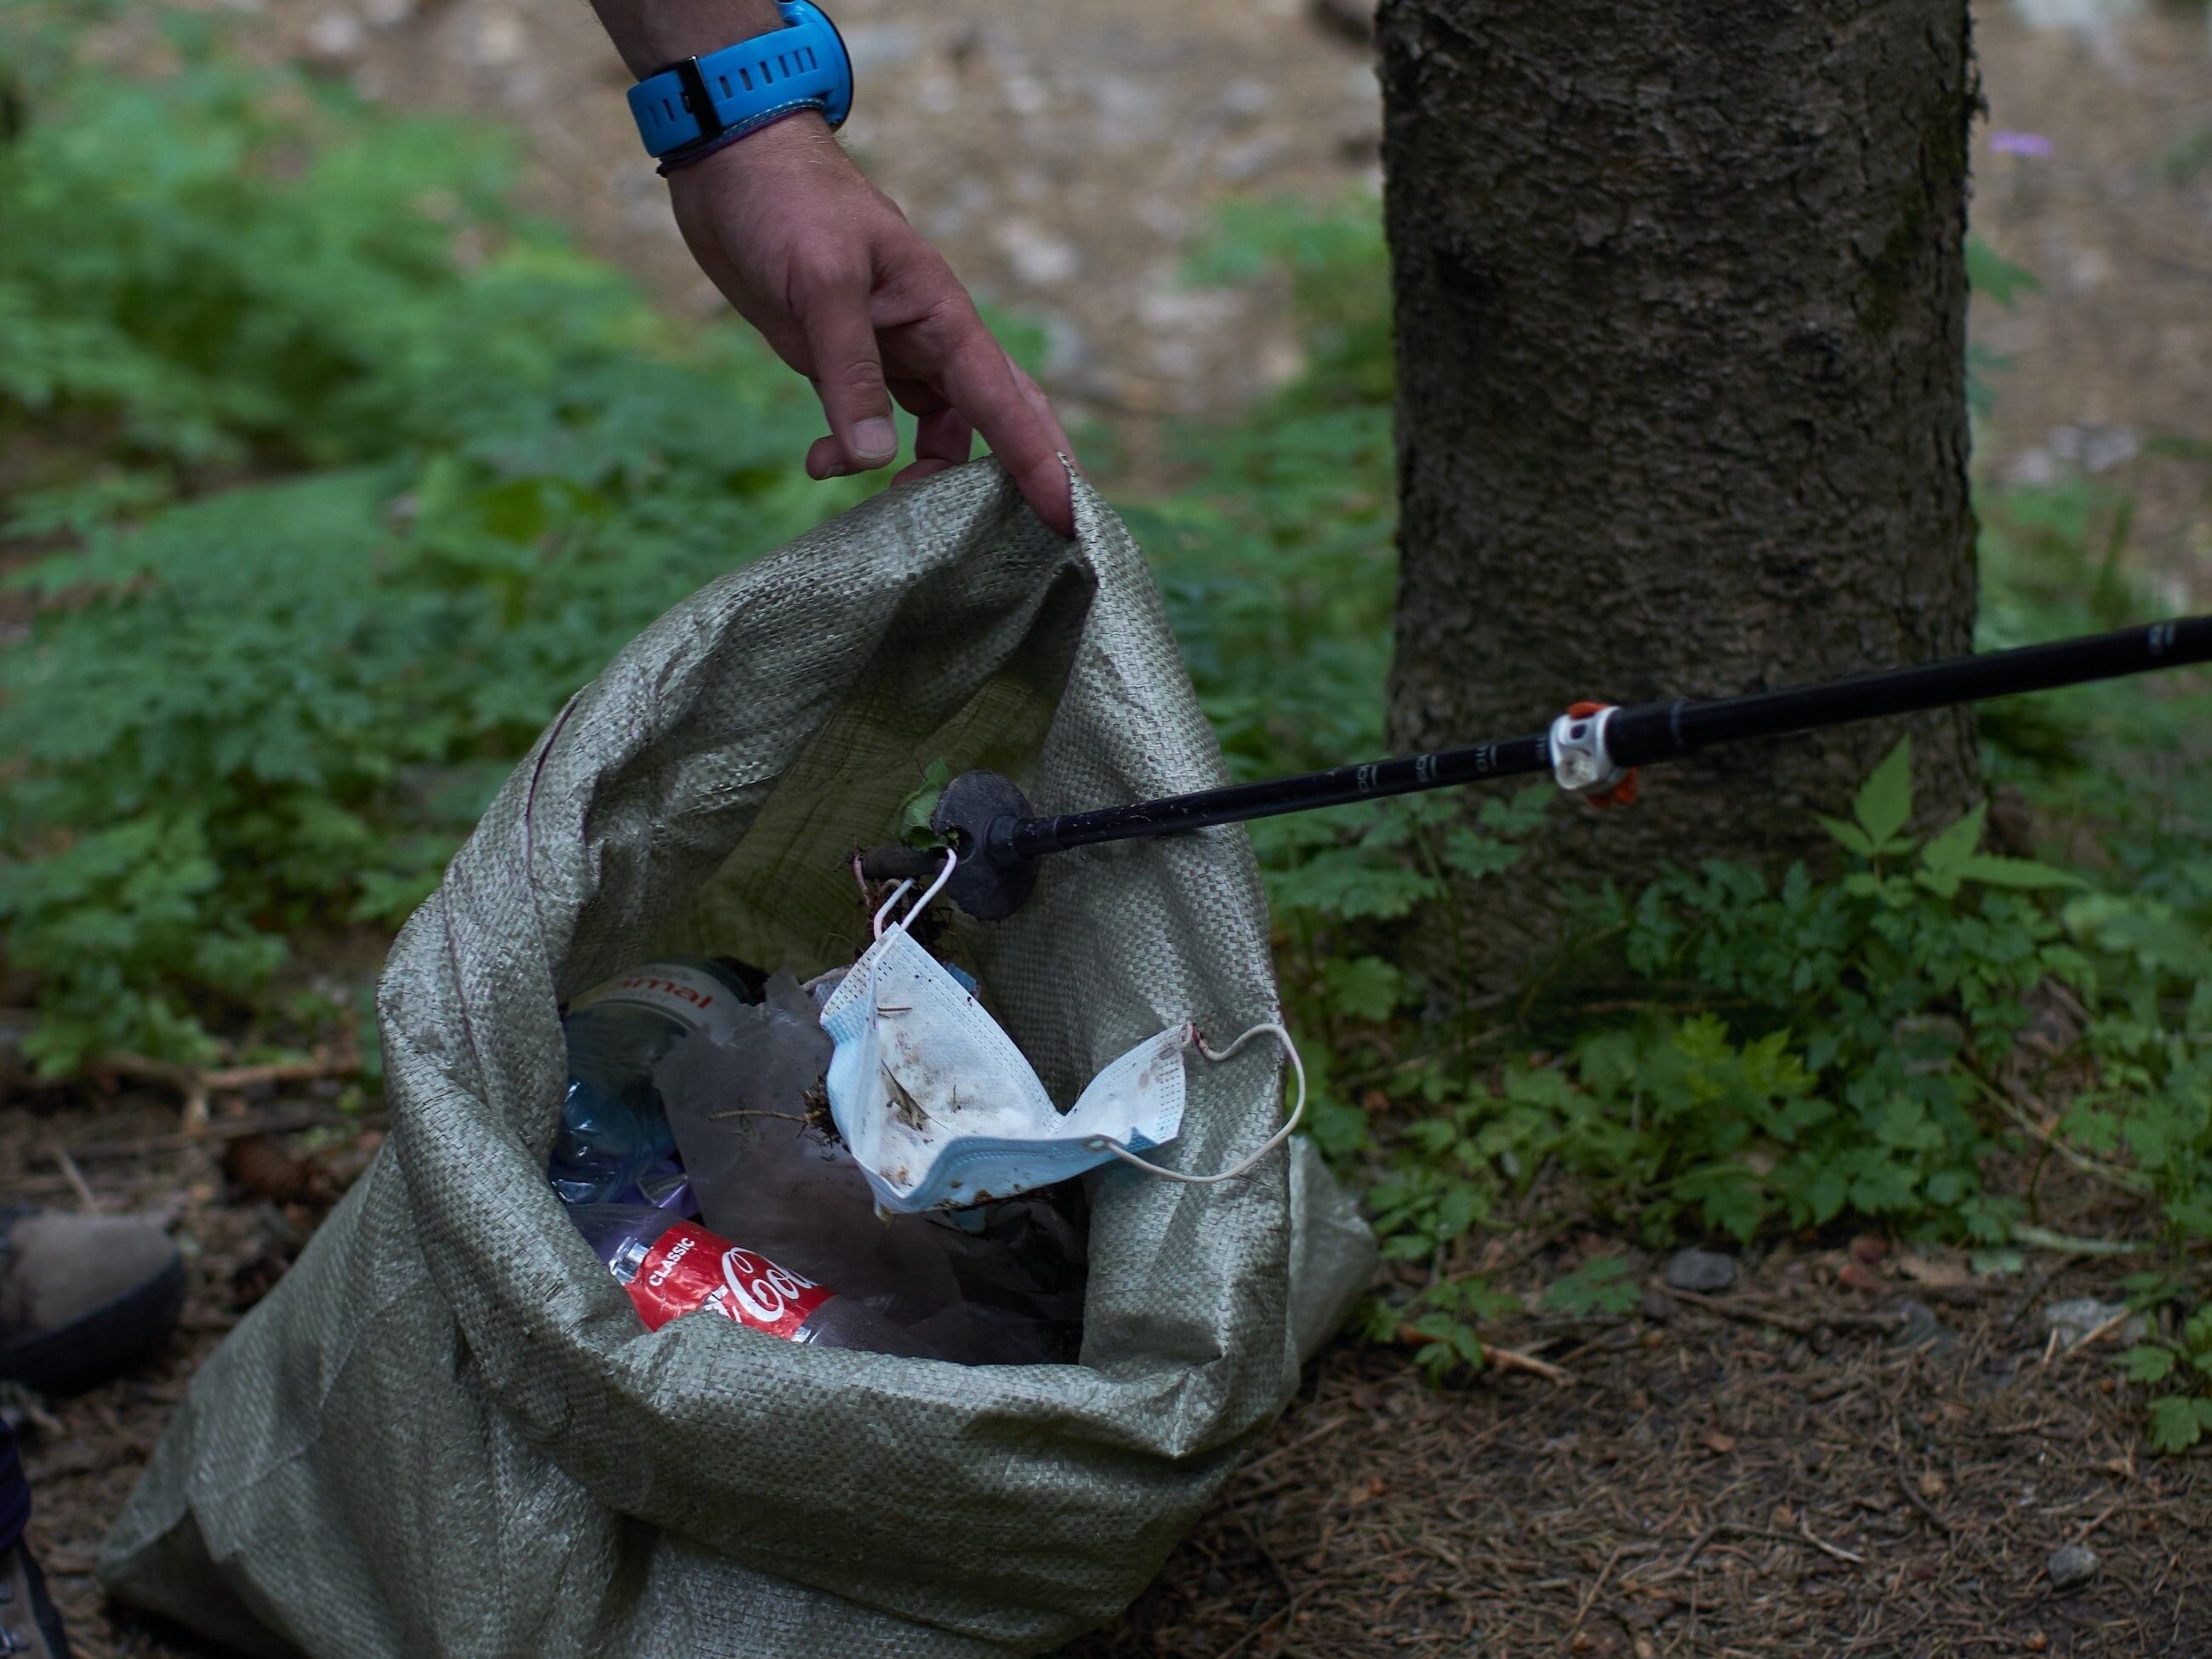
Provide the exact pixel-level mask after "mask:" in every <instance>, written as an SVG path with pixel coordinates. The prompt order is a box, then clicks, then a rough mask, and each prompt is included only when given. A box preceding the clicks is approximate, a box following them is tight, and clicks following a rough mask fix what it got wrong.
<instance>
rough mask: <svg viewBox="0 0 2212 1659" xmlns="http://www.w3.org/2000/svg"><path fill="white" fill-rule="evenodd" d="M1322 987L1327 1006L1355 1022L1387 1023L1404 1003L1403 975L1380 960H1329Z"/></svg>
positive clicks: (1377, 958) (1367, 958)
mask: <svg viewBox="0 0 2212 1659" xmlns="http://www.w3.org/2000/svg"><path fill="white" fill-rule="evenodd" d="M1322 985H1323V987H1325V988H1326V989H1327V991H1328V1000H1329V1002H1330V1005H1331V1006H1334V1008H1335V1009H1336V1010H1337V1011H1338V1012H1340V1013H1346V1014H1349V1015H1351V1016H1352V1018H1354V1019H1367V1020H1375V1021H1377V1022H1380V1021H1383V1020H1386V1019H1388V1018H1390V1016H1391V1015H1392V1014H1393V1013H1394V1012H1396V1010H1397V1007H1398V1005H1399V1004H1400V1003H1401V1002H1403V1001H1405V1000H1406V994H1407V984H1406V975H1404V973H1403V972H1401V970H1400V969H1398V967H1397V966H1396V965H1395V963H1388V962H1385V961H1384V960H1383V958H1382V957H1349V958H1346V957H1330V958H1329V959H1328V962H1327V963H1324V964H1323V965H1322Z"/></svg>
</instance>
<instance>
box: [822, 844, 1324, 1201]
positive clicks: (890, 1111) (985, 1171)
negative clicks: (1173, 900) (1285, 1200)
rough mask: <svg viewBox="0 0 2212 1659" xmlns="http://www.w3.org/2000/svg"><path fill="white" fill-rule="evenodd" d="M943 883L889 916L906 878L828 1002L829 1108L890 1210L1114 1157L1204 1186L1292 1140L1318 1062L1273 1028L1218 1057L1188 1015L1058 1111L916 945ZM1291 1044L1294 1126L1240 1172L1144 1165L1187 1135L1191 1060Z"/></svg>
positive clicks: (1011, 1046)
mask: <svg viewBox="0 0 2212 1659" xmlns="http://www.w3.org/2000/svg"><path fill="white" fill-rule="evenodd" d="M956 863H957V860H956V858H955V856H954V855H953V854H950V853H948V854H945V864H944V867H943V868H942V870H941V871H940V872H939V874H938V877H937V879H936V880H935V882H934V883H933V884H931V886H930V887H929V888H928V889H927V890H926V891H925V892H924V893H923V894H922V895H921V897H920V898H918V899H916V900H915V902H914V904H913V906H912V908H909V909H908V911H907V912H906V914H905V915H902V916H901V917H900V918H899V919H898V920H896V921H889V920H888V918H889V917H890V915H891V913H892V911H893V910H895V909H896V908H897V907H898V904H899V902H900V900H901V899H902V898H904V897H905V896H907V894H908V890H909V889H910V888H911V887H912V886H913V883H911V882H902V883H900V884H899V885H898V887H897V888H896V890H894V891H893V892H892V894H891V896H890V898H889V899H888V900H886V901H885V902H884V905H883V907H882V908H880V909H878V911H877V912H876V915H875V920H874V929H875V942H874V943H873V944H872V945H870V946H869V947H868V949H867V951H866V954H864V955H863V956H862V957H860V960H859V961H858V962H856V963H854V964H853V968H852V969H851V971H850V972H848V974H846V975H844V977H843V979H842V981H841V982H840V983H839V984H838V986H837V987H836V990H835V991H833V992H832V993H831V994H830V995H829V998H828V1000H826V1001H825V1002H824V1003H823V1008H822V1028H823V1030H825V1031H827V1032H829V1035H830V1036H831V1037H833V1038H834V1039H835V1040H836V1054H835V1055H834V1056H833V1057H832V1059H831V1060H830V1062H829V1074H828V1078H827V1079H826V1084H827V1087H828V1089H829V1109H830V1113H831V1115H833V1116H834V1117H835V1118H836V1123H837V1128H838V1131H839V1133H842V1135H843V1136H844V1138H845V1142H846V1144H847V1145H848V1146H850V1147H851V1148H852V1151H853V1155H854V1158H855V1159H856V1160H857V1161H858V1162H859V1164H860V1170H861V1172H862V1173H863V1174H864V1175H865V1176H866V1177H867V1181H868V1185H869V1186H870V1187H871V1188H873V1189H874V1191H875V1194H876V1201H877V1203H878V1204H879V1205H880V1206H883V1207H884V1209H886V1210H893V1211H902V1212H911V1211H917V1210H939V1209H959V1208H963V1207H965V1206H969V1205H972V1204H980V1203H982V1202H984V1201H985V1200H988V1199H990V1198H993V1197H994V1196H997V1197H1006V1196H1010V1195H1012V1194H1015V1193H1025V1192H1029V1191H1031V1190H1033V1189H1034V1188H1040V1187H1048V1186H1051V1185H1053V1184H1054V1183H1055V1182H1062V1181H1067V1180H1071V1179H1073V1177H1074V1176H1079V1175H1081V1174H1082V1173H1083V1172H1084V1171H1085V1170H1091V1169H1095V1168H1097V1166H1098V1165H1099V1164H1103V1163H1105V1162H1106V1161H1107V1160H1108V1159H1109V1158H1119V1159H1121V1161H1122V1162H1123V1163H1125V1164H1132V1165H1133V1166H1134V1167H1135V1168H1137V1169H1139V1170H1145V1171H1146V1173H1148V1174H1151V1175H1155V1176H1164V1177H1165V1178H1167V1179H1168V1180H1170V1181H1179V1182H1187V1183H1190V1184H1193V1185H1209V1184H1212V1183H1213V1182H1223V1181H1234V1180H1237V1179H1239V1178H1240V1177H1242V1176H1244V1175H1246V1174H1248V1173H1249V1171H1250V1170H1252V1169H1253V1168H1254V1167H1255V1165H1256V1164H1258V1163H1259V1162H1260V1160H1261V1158H1265V1157H1266V1156H1267V1154H1268V1153H1269V1152H1273V1151H1274V1150H1275V1148H1276V1147H1278V1146H1281V1145H1282V1144H1283V1142H1284V1141H1285V1140H1287V1139H1290V1136H1291V1131H1292V1130H1294V1129H1296V1128H1297V1125H1298V1119H1299V1117H1300V1116H1301V1115H1303V1114H1304V1111H1305V1095H1306V1088H1305V1066H1304V1063H1303V1062H1302V1061H1301V1060H1299V1058H1298V1052H1297V1047H1296V1045H1294V1044H1293V1043H1292V1042H1291V1038H1290V1033H1289V1032H1287V1031H1285V1030H1284V1029H1283V1027H1282V1026H1281V1025H1280V1024H1278V1023H1276V1022H1273V1021H1267V1022H1263V1023H1261V1024H1256V1025H1255V1026H1253V1027H1251V1028H1250V1029H1249V1030H1247V1031H1246V1032H1245V1033H1244V1035H1243V1036H1240V1037H1238V1038H1237V1041H1236V1042H1233V1043H1231V1045H1230V1046H1229V1047H1228V1048H1226V1049H1225V1050H1224V1051H1222V1052H1221V1053H1218V1054H1217V1053H1215V1052H1214V1051H1213V1049H1212V1048H1210V1047H1209V1046H1208V1045H1207V1044H1206V1042H1205V1041H1204V1039H1203V1038H1201V1037H1200V1036H1199V1033H1198V1028H1197V1027H1196V1025H1194V1024H1192V1023H1191V1022H1190V1021H1188V1020H1187V1019H1186V1020H1182V1021H1179V1022H1177V1023H1176V1024H1173V1025H1171V1026H1170V1027H1169V1028H1168V1029H1167V1030H1164V1031H1162V1032H1160V1033H1158V1035H1157V1036H1152V1037H1148V1038H1146V1040H1145V1041H1144V1042H1140V1043H1139V1044H1137V1046H1136V1047H1135V1048H1131V1049H1129V1050H1128V1051H1127V1053H1125V1054H1121V1055H1120V1056H1118V1057H1117V1058H1116V1059H1115V1060H1113V1061H1112V1062H1111V1063H1109V1065H1108V1066H1105V1068H1104V1069H1103V1070H1102V1071H1101V1072H1100V1073H1098V1075H1097V1076H1096V1077H1094V1078H1093V1079H1091V1081H1090V1082H1089V1083H1088V1084H1086V1085H1085V1087H1084V1090H1083V1092H1082V1094H1081V1096H1080V1097H1079V1098H1078V1099H1077V1100H1076V1102H1075V1103H1074V1104H1073V1106H1071V1107H1070V1108H1068V1109H1067V1110H1066V1111H1065V1112H1063V1111H1061V1110H1060V1109H1059V1108H1058V1107H1056V1106H1054V1104H1053V1101H1052V1097H1051V1096H1050V1095H1048V1093H1046V1092H1045V1086H1044V1085H1043V1083H1042V1081H1040V1080H1039V1079H1038V1077H1037V1074H1036V1071H1035V1070H1034V1069H1033V1068H1032V1067H1031V1066H1030V1062H1029V1061H1028V1060H1027V1059H1026V1058H1024V1055H1023V1054H1022V1051H1021V1049H1020V1048H1019V1047H1018V1046H1017V1045H1016V1043H1015V1042H1014V1040H1013V1039H1012V1037H1010V1036H1007V1035H1006V1030H1005V1029H1004V1028H1003V1027H1002V1026H1000V1024H999V1023H998V1021H996V1020H995V1019H994V1018H991V1015H990V1013H989V1012H988V1011H987V1009H985V1007H984V1006H983V1005H982V1002H981V1000H979V999H978V997H977V995H976V991H977V989H978V988H979V987H975V986H974V985H972V984H968V983H963V981H961V980H959V979H958V978H957V977H955V975H953V974H952V973H951V971H950V970H948V969H946V967H945V964H944V963H941V962H939V961H938V960H937V959H936V957H933V956H932V955H930V953H929V952H928V951H925V950H923V949H922V948H921V945H918V944H917V943H915V939H914V937H913V927H914V923H915V921H916V920H917V919H918V918H919V917H920V915H921V912H922V911H923V909H924V908H926V907H927V905H928V903H929V902H930V901H931V900H932V899H933V898H935V897H936V896H938V894H939V892H940V891H942V890H943V889H944V887H945V883H946V882H948V881H949V880H951V877H952V872H953V868H954V866H955V864H956ZM1263 1033H1265V1034H1269V1035H1273V1036H1277V1037H1279V1038H1280V1039H1281V1041H1282V1044H1283V1048H1284V1052H1285V1054H1288V1055H1289V1057H1290V1061H1291V1069H1292V1071H1293V1072H1295V1073H1297V1103H1296V1104H1295V1105H1294V1106H1292V1108H1291V1113H1290V1115H1289V1117H1288V1118H1287V1119H1285V1121H1284V1123H1283V1125H1282V1127H1280V1128H1279V1129H1277V1130H1276V1131H1275V1132H1274V1133H1273V1134H1271V1135H1269V1136H1268V1137H1267V1139H1266V1140H1265V1141H1264V1142H1263V1143H1261V1146H1259V1148H1258V1149H1257V1150H1256V1151H1255V1152H1253V1153H1252V1154H1251V1155H1250V1156H1249V1157H1248V1158H1245V1159H1243V1161H1242V1162H1241V1163H1239V1164H1237V1166H1236V1167H1235V1168H1233V1169H1230V1170H1223V1171H1221V1172H1219V1173H1218V1174H1216V1175H1205V1176H1201V1175H1190V1174H1187V1173H1185V1172H1182V1171H1180V1170H1167V1169H1163V1168H1162V1167H1160V1166H1159V1165H1158V1164H1152V1163H1149V1162H1147V1161H1146V1160H1145V1159H1143V1158H1139V1157H1137V1156H1136V1155H1135V1154H1137V1153H1138V1152H1149V1151H1151V1150H1152V1148H1154V1147H1157V1146H1164V1145H1166V1144H1167V1143H1168V1142H1169V1141H1170V1140H1173V1139H1175V1138H1176V1134H1177V1133H1179V1132H1180V1131H1181V1129H1182V1113H1183V1054H1184V1051H1185V1050H1186V1049H1193V1048H1194V1049H1196V1050H1197V1051H1198V1052H1199V1053H1200V1054H1202V1055H1204V1056H1205V1057H1206V1059H1208V1060H1227V1059H1229V1058H1230V1057H1231V1056H1232V1055H1234V1054H1236V1053H1237V1050H1238V1049H1240V1048H1243V1046H1244V1044H1245V1042H1248V1041H1249V1039H1251V1038H1252V1037H1255V1036H1260V1035H1261V1034H1263Z"/></svg>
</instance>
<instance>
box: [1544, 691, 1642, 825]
mask: <svg viewBox="0 0 2212 1659" xmlns="http://www.w3.org/2000/svg"><path fill="white" fill-rule="evenodd" d="M1617 712H1619V711H1618V710H1617V709H1615V708H1614V707H1613V704H1611V703H1609V702H1577V703H1573V704H1571V705H1570V706H1569V707H1568V709H1567V712H1566V713H1565V714H1562V715H1560V716H1559V719H1557V720H1553V722H1552V735H1551V743H1552V777H1553V781H1555V782H1556V783H1557V784H1558V785H1559V787H1560V788H1561V789H1563V790H1565V792H1566V793H1568V794H1570V795H1573V796H1576V797H1577V798H1578V799H1583V800H1586V801H1588V802H1589V804H1590V805H1593V806H1612V805H1616V804H1617V805H1622V806H1626V805H1628V804H1629V803H1630V802H1632V801H1633V800H1634V799H1636V769H1635V768H1634V767H1624V766H1622V765H1621V764H1620V763H1619V762H1617V761H1615V760H1614V759H1613V751H1612V750H1610V749H1609V748H1607V745H1606V732H1607V728H1608V727H1609V726H1612V724H1613V715H1614V714H1616V713H1617Z"/></svg>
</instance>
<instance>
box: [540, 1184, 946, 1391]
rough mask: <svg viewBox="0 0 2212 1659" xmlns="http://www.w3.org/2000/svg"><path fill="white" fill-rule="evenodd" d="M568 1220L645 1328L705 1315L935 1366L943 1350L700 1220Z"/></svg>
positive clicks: (580, 1210) (608, 1209) (581, 1208)
mask: <svg viewBox="0 0 2212 1659" xmlns="http://www.w3.org/2000/svg"><path fill="white" fill-rule="evenodd" d="M568 1215H569V1218H571V1219H572V1220H574V1222H575V1224H576V1229H577V1231H579V1232H580V1233H582V1234H583V1235H584V1240H585V1243H588V1244H589V1245H590V1246H591V1247H592V1251H593V1253H594V1254H596V1255H598V1256H599V1260H600V1261H602V1262H604V1263H605V1265H606V1268H607V1271H608V1272H610V1273H612V1274H613V1275H614V1276H615V1279H616V1280H617V1282H618V1283H619V1284H620V1285H622V1286H623V1289H624V1290H626V1291H629V1299H630V1301H631V1302H632V1303H633V1304H635V1306H636V1309H637V1311H638V1316H639V1317H641V1319H643V1320H644V1321H645V1328H646V1329H647V1330H649V1331H657V1330H659V1328H661V1327H662V1326H663V1325H665V1324H666V1323H668V1322H669V1321H670V1320H671V1319H677V1318H680V1317H681V1316H684V1315H685V1314H687V1313H695V1312H696V1311H698V1310H701V1309H702V1308H704V1309H708V1310H711V1311H713V1312H714V1313H718V1314H720V1315H721V1316H722V1317H724V1318H725V1319H730V1320H734V1321H735V1322H738V1324H740V1325H750V1327H751V1328H753V1329H755V1330H757V1331H765V1332H767V1333H768V1334H769V1335H770V1336H780V1337H781V1338H782V1339H783V1340H785V1341H787V1342H813V1343H818V1344H820V1345H821V1346H823V1347H828V1348H863V1349H866V1350H867V1351H868V1352H871V1353H895V1354H903V1355H906V1356H907V1357H908V1358H914V1359H935V1358H939V1357H940V1356H939V1352H938V1350H937V1349H936V1348H935V1347H934V1346H932V1345H931V1344H929V1343H927V1342H926V1341H923V1340H921V1339H920V1338H919V1337H916V1336H915V1335H913V1334H911V1333H909V1332H907V1331H904V1330H902V1329H900V1328H898V1327H897V1326H896V1325H894V1324H892V1323H891V1322H890V1321H889V1320H887V1319H885V1318H884V1316H882V1315H881V1314H879V1313H878V1312H876V1311H875V1310H873V1309H872V1308H870V1307H868V1306H866V1304H862V1303H860V1302H856V1301H854V1299H853V1298H852V1297H848V1296H840V1295H838V1294H837V1292H836V1291H834V1290H831V1289H830V1288H829V1286H827V1285H817V1284H816V1283H815V1282H814V1281H813V1280H812V1279H806V1278H804V1277H802V1276H801V1275H799V1274H798V1273H792V1272H790V1271H788V1270H787V1269H785V1268H782V1267H777V1266H776V1265H775V1263H774V1262H773V1261H769V1259H768V1258H767V1257H766V1256H763V1255H757V1254H756V1253H754V1252H753V1251H750V1250H748V1249H744V1247H743V1246H741V1245H736V1244H732V1243H730V1242H729V1241H728V1240H727V1239H726V1238H723V1237H720V1235H719V1234H715V1233H711V1232H709V1231H707V1229H706V1228H704V1227H702V1226H701V1225H699V1224H698V1223H697V1222H696V1221H683V1220H677V1219H672V1218H671V1217H670V1215H669V1213H668V1212H667V1211H665V1210H660V1209H655V1208H653V1206H650V1205H644V1204H578V1205H574V1206H570V1208H569V1211H568Z"/></svg>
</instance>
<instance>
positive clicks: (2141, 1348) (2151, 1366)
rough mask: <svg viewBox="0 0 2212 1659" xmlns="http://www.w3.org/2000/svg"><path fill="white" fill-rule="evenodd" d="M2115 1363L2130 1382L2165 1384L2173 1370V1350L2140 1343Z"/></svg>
mask: <svg viewBox="0 0 2212 1659" xmlns="http://www.w3.org/2000/svg"><path fill="white" fill-rule="evenodd" d="M2113 1363H2114V1364H2117V1365H2118V1367H2119V1368H2120V1370H2123V1371H2124V1372H2125V1373H2126V1374H2127V1379H2128V1381H2129V1382H2130V1383H2163V1382H2164V1381H2165V1380H2166V1377H2167V1376H2170V1375H2172V1370H2173V1350H2172V1349H2171V1348H2161V1347H2160V1346H2157V1345H2156V1344H2154V1343H2148V1342H2139V1343H2137V1344H2136V1346H2134V1347H2132V1348H2130V1349H2129V1350H2128V1351H2127V1352H2125V1353H2124V1354H2122V1355H2120V1357H2119V1358H2118V1359H2116V1360H2115V1361H2114V1362H2113Z"/></svg>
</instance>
